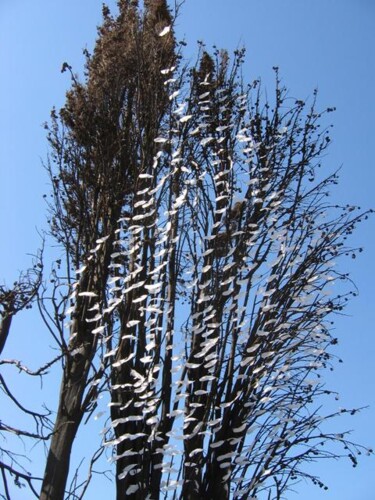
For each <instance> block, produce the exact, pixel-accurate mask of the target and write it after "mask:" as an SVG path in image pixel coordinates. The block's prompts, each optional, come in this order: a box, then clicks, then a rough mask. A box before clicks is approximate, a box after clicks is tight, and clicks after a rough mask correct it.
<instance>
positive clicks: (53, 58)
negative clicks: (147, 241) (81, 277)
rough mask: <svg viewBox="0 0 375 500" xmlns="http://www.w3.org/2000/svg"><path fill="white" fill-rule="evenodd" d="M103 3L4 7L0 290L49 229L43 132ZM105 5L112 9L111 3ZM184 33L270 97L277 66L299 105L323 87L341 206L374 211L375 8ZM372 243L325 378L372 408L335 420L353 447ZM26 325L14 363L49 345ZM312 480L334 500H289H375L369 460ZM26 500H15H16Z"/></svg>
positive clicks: (279, 8)
mask: <svg viewBox="0 0 375 500" xmlns="http://www.w3.org/2000/svg"><path fill="white" fill-rule="evenodd" d="M101 3H102V2H101V0H53V1H51V0H33V1H32V2H31V1H30V0H0V61H1V78H0V132H1V135H0V137H1V139H0V234H1V245H0V281H1V280H2V279H6V281H7V282H8V283H11V282H12V280H14V279H15V278H16V277H17V274H18V270H19V269H22V268H26V267H27V266H28V265H29V263H30V257H29V256H28V255H27V254H28V253H33V252H35V251H36V249H37V248H38V246H39V244H40V238H39V236H38V232H37V230H38V229H43V228H44V227H45V226H46V224H45V218H46V216H45V205H44V202H43V198H42V195H43V193H48V190H49V188H48V183H47V177H46V175H45V172H44V170H43V168H42V166H41V159H45V158H46V152H47V144H46V141H45V133H44V130H43V128H42V123H43V122H44V121H46V120H48V117H49V111H50V108H51V107H52V106H53V105H56V106H61V105H62V103H63V100H64V93H65V90H66V88H67V86H68V84H69V81H68V76H67V73H65V74H61V73H60V68H61V65H62V63H63V62H64V61H67V62H69V63H70V64H71V65H72V66H73V68H74V69H75V70H76V71H77V72H81V71H82V63H83V57H82V48H84V47H85V46H87V47H88V48H91V47H92V46H93V42H94V40H95V38H96V29H95V27H96V25H97V24H98V23H99V22H100V18H101ZM108 3H109V5H110V6H114V5H115V1H114V0H111V1H110V2H108ZM177 33H178V36H179V37H183V36H185V38H186V40H187V42H188V44H189V46H188V48H187V53H190V54H193V53H194V50H195V42H196V41H197V40H205V41H206V43H207V45H208V46H210V45H212V44H217V46H219V47H223V48H227V49H229V50H233V49H235V48H237V47H238V46H242V45H244V46H245V47H246V48H247V63H246V73H245V76H246V78H247V79H248V80H249V81H250V80H252V79H254V78H257V77H259V76H260V77H261V78H262V80H263V82H264V83H265V84H266V85H267V86H268V88H269V89H270V90H271V89H272V85H273V72H272V66H275V65H277V66H279V67H280V71H281V76H282V78H283V80H284V82H285V84H286V85H287V86H288V87H289V88H290V93H291V95H293V96H295V97H298V98H306V97H308V96H309V95H311V93H312V90H313V88H314V87H316V86H318V88H319V95H320V97H319V102H320V104H321V106H322V107H324V106H328V105H329V106H336V107H337V112H336V113H335V114H334V115H330V117H331V119H332V121H333V123H334V125H335V128H334V129H333V139H334V140H333V144H332V146H331V149H330V151H329V154H328V156H327V158H326V165H327V167H328V168H330V169H332V170H333V169H336V168H337V167H338V166H340V165H342V172H341V184H340V186H339V187H338V189H337V191H336V193H335V195H334V196H335V199H336V200H340V201H341V202H343V203H350V204H357V205H360V206H362V207H363V208H369V207H375V200H374V196H373V193H374V186H375V161H374V155H373V147H372V143H373V140H374V139H373V138H374V136H375V126H374V117H375V98H374V93H375V62H374V61H375V59H374V53H375V2H374V1H373V0H282V1H281V0H232V1H230V2H229V1H228V0H186V3H185V5H184V6H183V8H182V11H181V16H180V18H179V19H178V22H177ZM374 234H375V218H373V220H371V221H368V223H367V224H365V225H361V226H360V227H359V231H358V232H357V233H356V234H355V235H354V236H353V240H352V243H353V245H354V246H356V245H358V246H364V247H365V252H364V253H363V254H361V256H360V259H357V260H355V261H352V260H350V261H349V260H348V261H347V262H346V263H345V264H344V263H343V264H342V265H346V266H347V270H348V271H350V272H351V275H352V277H353V279H354V281H355V282H356V283H357V285H358V287H359V290H360V295H359V298H357V299H355V301H353V302H352V303H351V304H350V306H349V307H348V309H347V311H346V313H347V316H345V317H342V318H340V319H339V320H338V321H337V323H336V327H337V334H338V335H339V338H340V344H339V346H338V348H337V351H336V352H337V354H338V355H339V356H340V357H342V358H343V359H344V364H343V365H341V364H340V365H339V366H338V367H337V370H336V371H335V372H334V374H333V375H330V376H329V385H330V387H331V388H334V389H338V390H339V392H340V393H341V401H339V402H338V405H342V406H350V407H354V406H362V405H368V404H369V405H371V408H370V410H368V411H366V412H364V413H363V414H362V415H360V416H358V417H356V418H353V419H350V420H349V421H344V420H340V421H338V422H337V426H338V430H339V429H342V428H354V429H355V432H354V433H353V437H354V438H355V439H356V440H358V441H360V442H363V443H364V444H368V445H371V446H373V447H375V431H374V424H373V422H375V389H374V386H375V384H374V370H373V366H374V359H375V337H374V335H375V334H374V327H373V323H374V321H373V318H374V310H375V292H374V279H375V265H374V257H375V237H374ZM30 319H31V317H20V318H17V320H16V321H15V324H14V330H13V332H12V339H11V342H10V343H9V345H8V346H7V352H6V353H5V354H6V356H7V357H17V356H18V355H19V352H20V350H21V352H22V349H21V347H20V346H23V352H22V354H21V357H23V360H24V361H26V360H27V355H29V359H31V356H32V353H33V352H35V345H42V344H43V340H42V339H43V338H45V337H43V334H39V329H40V328H41V327H39V326H38V327H36V325H37V320H36V319H35V320H32V321H33V323H32V325H31V327H32V328H31V330H32V332H30ZM371 330H373V331H372V332H371ZM31 333H32V336H31ZM39 335H40V337H39ZM38 351H40V349H39V348H38ZM30 364H33V363H32V362H30ZM13 373H14V372H13ZM16 382H17V381H16V380H15V381H14V383H16ZM55 384H56V382H55ZM55 390H56V385H55ZM16 423H17V422H14V424H16ZM316 470H318V471H319V472H321V475H322V478H323V479H325V481H326V482H327V483H328V485H329V487H330V489H329V491H328V492H323V491H321V490H319V489H316V488H312V487H310V486H305V485H300V487H299V488H298V492H299V495H297V494H296V495H294V494H292V493H291V494H290V495H289V496H288V498H290V499H291V500H292V499H293V498H297V497H298V496H301V497H302V498H304V499H306V500H313V499H316V498H324V499H326V500H336V499H340V500H372V499H373V498H374V493H373V491H374V487H373V475H374V471H375V460H374V459H366V458H363V460H362V461H361V462H360V466H359V468H358V469H355V470H353V469H352V467H351V466H350V464H349V462H346V461H343V462H339V463H333V464H329V463H327V462H325V463H321V464H318V465H317V468H316ZM23 495H24V493H23ZM96 495H98V490H97V491H96V493H95V492H94V493H91V494H89V495H88V496H87V498H88V499H89V500H96V499H97V498H103V496H102V495H100V496H96ZM25 498H27V497H26V496H22V497H19V498H17V496H16V497H15V500H24V499H25Z"/></svg>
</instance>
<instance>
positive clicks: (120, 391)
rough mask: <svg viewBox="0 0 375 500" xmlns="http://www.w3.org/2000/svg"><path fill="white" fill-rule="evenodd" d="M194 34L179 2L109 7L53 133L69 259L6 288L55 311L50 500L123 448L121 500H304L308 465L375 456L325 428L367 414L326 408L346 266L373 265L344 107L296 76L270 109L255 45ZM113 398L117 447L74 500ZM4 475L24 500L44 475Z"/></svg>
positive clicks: (55, 190)
mask: <svg viewBox="0 0 375 500" xmlns="http://www.w3.org/2000/svg"><path fill="white" fill-rule="evenodd" d="M174 20H175V17H174V15H173V14H172V12H171V10H170V8H169V7H168V5H167V3H166V1H165V0H149V1H146V0H145V1H144V5H143V6H142V8H141V6H140V5H139V4H138V2H137V1H134V0H133V1H131V0H120V1H119V2H118V14H116V15H114V14H112V13H111V12H110V10H109V9H108V7H106V6H103V23H102V25H101V26H100V28H99V30H98V39H97V43H96V45H95V49H94V51H93V53H92V54H90V53H89V52H88V51H85V56H86V66H85V74H84V79H83V81H81V80H80V79H79V78H78V76H77V75H76V74H75V73H74V71H73V69H72V68H71V67H70V66H69V64H68V63H64V65H63V68H62V70H63V71H69V72H70V74H71V79H72V85H71V88H70V90H69V91H68V92H67V95H66V102H65V104H64V106H63V107H62V108H61V109H60V110H56V109H53V110H52V113H51V121H50V123H49V124H48V125H46V129H47V134H48V141H49V146H50V156H49V159H48V162H47V164H46V169H47V172H48V175H49V178H50V183H51V191H52V198H51V201H50V202H49V205H48V211H49V225H50V231H49V236H48V238H51V239H52V240H53V241H54V242H55V243H57V245H58V246H59V248H60V249H62V250H63V258H59V259H57V260H56V261H55V263H54V265H53V270H52V276H51V278H50V279H49V281H48V282H47V280H46V276H45V274H43V276H44V278H43V279H42V277H41V273H42V271H43V264H42V263H40V264H39V265H38V264H37V265H36V268H35V269H36V271H35V276H36V278H35V279H34V275H33V274H26V276H27V277H28V280H26V281H25V280H23V281H22V283H26V284H25V286H24V287H23V288H22V287H21V285H20V284H18V285H15V287H14V290H13V291H5V289H4V293H3V292H2V290H3V289H0V291H1V293H2V295H4V297H8V296H9V297H11V298H12V297H13V296H14V297H15V296H16V294H17V291H18V290H19V289H20V288H22V290H25V291H24V292H22V294H21V295H22V304H25V305H26V304H27V303H28V301H31V300H35V298H36V299H37V302H38V305H39V311H40V314H41V316H42V318H43V319H44V322H45V324H46V326H47V328H48V329H49V330H50V332H51V335H52V338H53V339H54V341H55V343H56V345H57V348H58V355H57V356H55V357H54V359H53V360H52V361H51V363H52V362H55V363H61V374H62V375H61V388H60V394H59V403H58V409H57V413H56V417H55V420H54V424H53V429H52V428H50V421H49V420H48V421H47V420H46V419H47V416H42V415H37V416H35V418H36V419H37V423H38V426H39V427H38V428H37V431H36V432H35V433H33V434H32V435H31V434H30V436H28V437H30V438H32V439H37V438H38V436H41V435H42V433H41V429H42V430H43V429H45V428H48V430H49V433H48V435H47V436H46V435H45V434H43V439H46V440H48V441H50V445H49V446H50V447H49V452H48V456H47V461H46V467H45V472H44V479H43V481H42V487H41V494H40V498H41V499H44V500H47V499H60V498H61V499H63V498H83V497H84V495H85V493H86V491H88V490H87V489H88V487H89V484H90V481H91V479H92V474H93V470H94V467H95V464H96V462H97V461H98V460H99V458H100V457H101V456H102V455H103V456H104V455H105V456H107V457H108V458H109V460H110V462H111V463H113V474H114V478H115V482H116V498H117V499H118V500H120V499H123V498H134V499H142V500H143V499H145V498H149V499H152V500H155V499H157V498H161V497H164V498H183V499H201V498H205V497H206V498H210V499H218V498H220V499H221V498H223V499H225V498H240V499H247V498H259V499H262V498H275V499H279V498H285V496H284V495H285V493H286V492H287V491H288V489H289V488H290V487H291V486H292V485H293V484H295V482H296V481H298V480H299V479H301V478H307V479H310V480H311V481H312V482H314V483H315V484H317V485H318V486H320V487H323V488H324V487H325V484H324V483H323V482H322V480H321V479H320V478H319V477H317V476H315V475H313V474H311V473H310V472H309V470H308V468H306V465H307V464H308V463H310V462H312V461H315V460H318V459H323V458H328V457H331V458H337V457H339V456H341V455H342V456H347V457H348V458H349V459H350V460H351V461H352V463H353V465H356V464H357V455H358V454H360V453H362V452H363V451H367V452H369V453H371V450H368V449H367V448H365V447H363V446H361V445H358V444H356V443H354V442H352V441H351V440H350V436H349V434H348V433H347V432H341V431H340V432H339V433H331V432H329V431H327V430H326V429H325V423H326V422H327V421H329V420H331V419H332V418H334V417H336V416H338V415H339V414H340V413H345V412H351V413H355V412H356V411H358V410H357V409H355V410H346V409H341V410H338V411H334V412H331V413H328V414H327V413H324V410H323V409H322V408H321V405H322V401H323V399H324V397H326V396H331V395H333V396H335V394H334V393H333V392H332V391H330V390H329V389H327V388H326V387H325V385H324V382H322V378H321V374H322V372H324V369H326V368H329V367H330V366H331V365H332V363H334V361H335V358H334V356H333V355H332V354H331V349H332V346H334V345H335V344H336V343H337V338H336V337H335V336H334V335H333V333H332V324H333V323H332V321H333V317H334V314H335V313H337V312H340V311H342V310H343V308H344V307H345V305H346V303H347V301H348V299H349V298H350V296H352V295H354V294H355V292H356V290H355V287H354V286H353V284H352V282H351V280H350V277H349V275H348V274H347V273H346V272H343V271H341V270H340V267H339V266H336V263H337V262H338V261H339V262H340V261H341V259H342V257H345V256H349V257H353V258H355V257H356V255H357V253H358V252H361V251H362V249H361V248H352V247H351V246H350V242H348V237H349V236H350V235H351V234H352V232H353V230H354V229H355V227H356V226H357V224H358V223H359V222H361V221H362V220H364V219H365V218H367V217H368V213H369V212H363V211H361V210H360V209H359V207H356V206H352V205H344V206H333V205H332V202H331V198H330V193H331V189H332V187H333V186H335V185H336V184H337V181H338V175H337V172H333V173H332V172H331V173H325V169H324V165H323V164H322V160H323V157H324V155H325V153H326V150H327V148H328V146H329V142H330V136H329V127H328V126H325V125H324V124H325V117H326V115H327V114H328V113H330V112H332V111H333V109H332V108H328V109H326V110H323V111H319V110H318V109H317V104H316V98H317V92H314V93H313V95H312V98H311V100H310V102H305V101H303V100H298V99H293V98H291V97H290V96H289V94H288V91H287V89H286V88H285V86H284V85H283V83H282V81H281V80H280V77H279V71H278V68H274V71H275V89H274V92H273V94H272V97H271V98H269V99H267V97H265V93H264V91H263V88H262V85H261V82H260V81H259V80H255V81H253V82H251V83H250V84H246V83H245V82H244V78H243V74H242V67H243V64H244V55H245V51H244V50H237V51H235V53H234V54H233V55H230V54H228V52H227V51H225V50H218V49H214V50H212V51H210V50H209V49H207V48H206V47H205V46H204V44H201V45H200V48H199V54H198V57H197V63H196V64H195V65H189V64H188V63H187V62H186V61H185V60H184V58H183V55H182V53H181V46H183V44H179V43H178V42H177V41H176V38H175V34H174V28H173V26H174ZM19 283H21V281H20V282H19ZM337 284H339V288H338V287H337ZM25 297H26V298H25ZM9 300H10V299H9ZM9 300H8V302H9ZM8 302H6V301H5V302H4V304H5V306H4V305H3V310H2V314H3V316H4V319H3V321H2V323H1V327H0V333H1V332H2V329H3V328H4V327H3V325H4V324H5V323H4V321H5V320H6V318H7V317H9V314H8V309H7V308H6V307H7V305H6V304H8ZM12 304H14V302H12ZM12 307H15V306H12ZM7 314H8V316H7ZM7 328H8V327H7ZM8 333H9V328H8V330H7V334H6V336H7V335H8ZM6 336H4V338H5V340H6ZM1 339H2V334H1V336H0V340H1ZM4 342H5V341H4ZM13 364H16V365H17V363H16V362H15V361H13ZM48 366H49V365H48ZM45 371H46V367H42V368H41V370H40V372H39V373H40V374H42V373H45ZM1 383H2V384H3V387H5V390H7V389H6V387H7V386H6V385H5V380H3V379H1ZM8 395H9V396H10V398H11V399H12V395H11V392H10V391H8ZM99 398H105V400H106V401H107V403H108V413H107V414H106V418H107V424H106V427H105V428H104V430H103V433H102V441H100V440H99V439H98V451H97V453H96V454H95V455H94V456H93V457H92V458H91V462H90V466H89V475H88V477H87V478H85V479H82V480H79V479H78V478H76V480H74V481H72V482H71V486H70V489H69V490H68V487H67V480H68V475H69V465H70V457H71V454H72V453H74V440H75V438H76V435H77V433H78V432H79V430H80V426H81V424H82V422H83V421H84V420H85V422H87V421H88V420H89V419H90V417H91V416H92V415H93V414H94V412H95V411H96V407H97V403H98V399H99ZM19 409H20V410H22V408H19ZM49 418H50V415H48V419H49ZM9 429H10V427H9V426H6V425H3V424H2V426H1V430H2V431H4V432H6V431H9ZM337 445H339V446H341V448H342V450H340V449H339V448H338V446H337ZM0 468H1V471H2V478H3V484H4V490H5V498H10V497H9V493H7V481H8V479H7V478H8V476H9V474H10V475H13V476H15V477H16V478H17V480H22V479H23V480H27V479H25V478H24V477H23V476H22V475H20V473H19V471H18V473H19V474H18V476H17V470H15V468H14V467H13V466H12V465H9V464H7V463H6V462H5V461H4V462H3V461H1V462H0ZM27 482H28V483H29V484H31V486H32V488H33V490H34V491H36V487H35V482H34V481H33V479H32V478H31V479H29V480H27Z"/></svg>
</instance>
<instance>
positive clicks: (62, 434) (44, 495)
mask: <svg viewBox="0 0 375 500" xmlns="http://www.w3.org/2000/svg"><path fill="white" fill-rule="evenodd" d="M68 361H70V362H67V364H66V366H65V369H64V377H63V380H62V384H61V391H60V401H59V407H58V411H57V416H56V421H55V427H54V433H53V435H52V439H51V445H50V449H49V452H48V457H47V463H46V468H45V473H44V478H43V483H42V489H41V493H40V500H63V499H64V494H65V486H66V482H67V479H68V474H69V463H70V455H71V450H72V446H73V441H74V438H75V436H76V432H77V429H78V427H79V424H80V422H81V420H82V416H83V414H84V408H82V399H83V394H84V390H85V388H86V385H87V373H88V368H89V366H90V361H87V358H86V357H85V356H84V355H82V356H81V355H79V356H75V358H73V357H69V358H68Z"/></svg>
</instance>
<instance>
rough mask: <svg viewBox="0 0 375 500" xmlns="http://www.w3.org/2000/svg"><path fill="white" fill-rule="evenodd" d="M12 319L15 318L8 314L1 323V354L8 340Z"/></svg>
mask: <svg viewBox="0 0 375 500" xmlns="http://www.w3.org/2000/svg"><path fill="white" fill-rule="evenodd" d="M12 318H13V315H12V314H7V315H5V316H4V317H3V319H2V320H1V321H0V354H1V353H2V352H3V349H4V347H5V344H6V341H7V339H8V335H9V330H10V325H11V323H12Z"/></svg>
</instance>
